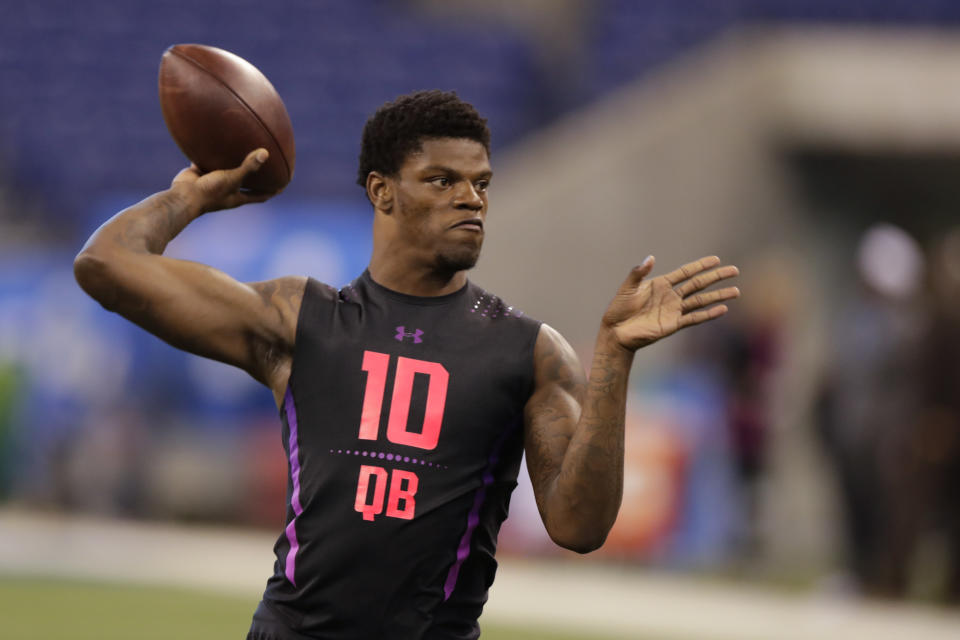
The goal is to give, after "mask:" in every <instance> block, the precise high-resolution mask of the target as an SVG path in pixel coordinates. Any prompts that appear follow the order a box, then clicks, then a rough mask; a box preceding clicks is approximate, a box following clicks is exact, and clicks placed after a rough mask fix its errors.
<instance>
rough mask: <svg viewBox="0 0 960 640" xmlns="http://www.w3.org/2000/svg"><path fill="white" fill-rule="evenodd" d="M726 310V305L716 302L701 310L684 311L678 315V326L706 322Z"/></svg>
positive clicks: (690, 325)
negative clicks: (716, 303)
mask: <svg viewBox="0 0 960 640" xmlns="http://www.w3.org/2000/svg"><path fill="white" fill-rule="evenodd" d="M727 311H728V309H727V305H725V304H718V305H717V306H715V307H710V308H709V309H704V310H703V311H695V312H693V313H685V314H684V315H682V316H680V328H681V329H682V328H683V327H692V326H693V325H695V324H700V323H701V322H706V321H707V320H713V319H714V318H719V317H720V316H722V315H723V314H725V313H726V312H727Z"/></svg>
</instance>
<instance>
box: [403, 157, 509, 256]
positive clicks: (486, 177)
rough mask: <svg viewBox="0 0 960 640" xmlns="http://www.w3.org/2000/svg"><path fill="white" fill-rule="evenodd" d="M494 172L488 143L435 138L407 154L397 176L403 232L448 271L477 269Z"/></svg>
mask: <svg viewBox="0 0 960 640" xmlns="http://www.w3.org/2000/svg"><path fill="white" fill-rule="evenodd" d="M492 176H493V172H492V171H491V170H490V159H489V157H488V156H487V151H486V149H484V147H483V145H482V144H480V143H479V142H476V141H474V140H469V139H465V138H432V139H426V140H424V141H423V144H422V149H421V151H420V152H417V153H412V154H410V155H409V156H407V158H406V160H405V161H404V163H403V166H401V167H400V171H399V172H398V174H397V176H396V177H395V178H392V179H391V180H392V182H393V186H394V188H395V199H394V203H395V207H394V210H393V212H392V213H393V215H394V216H396V222H397V225H398V231H399V233H400V234H401V235H402V236H403V240H404V243H405V244H408V245H409V246H410V248H411V249H413V250H414V251H415V252H416V253H418V254H420V255H422V256H423V258H424V260H426V261H430V262H432V264H434V265H435V266H436V267H437V268H438V270H441V271H444V272H453V271H462V270H464V269H470V268H472V267H473V266H474V265H475V264H476V263H477V259H478V258H479V257H480V248H481V246H482V245H483V235H484V229H483V227H484V224H485V222H486V218H487V188H488V187H489V185H490V179H491V177H492Z"/></svg>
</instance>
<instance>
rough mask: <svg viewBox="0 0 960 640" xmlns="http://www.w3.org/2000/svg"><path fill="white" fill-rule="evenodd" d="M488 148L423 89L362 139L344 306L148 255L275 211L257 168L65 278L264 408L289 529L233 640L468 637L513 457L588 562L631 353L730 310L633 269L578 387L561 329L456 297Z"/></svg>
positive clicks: (615, 487) (153, 211) (550, 521)
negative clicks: (370, 216) (271, 414)
mask: <svg viewBox="0 0 960 640" xmlns="http://www.w3.org/2000/svg"><path fill="white" fill-rule="evenodd" d="M489 137H490V133H489V130H488V129H487V126H486V121H485V120H484V119H482V118H480V116H479V114H477V112H476V110H475V109H474V108H473V107H472V106H471V105H469V104H467V103H464V102H462V101H461V100H459V98H457V97H456V95H455V94H451V93H444V92H439V91H430V92H419V93H416V94H411V95H407V96H401V97H400V98H398V99H397V100H396V101H394V102H391V103H387V104H386V105H384V106H383V107H381V108H380V109H379V110H378V111H377V112H376V114H374V116H372V117H371V118H370V120H368V122H367V125H366V127H365V129H364V135H363V143H362V149H361V157H360V168H359V172H358V174H359V177H358V183H359V184H360V185H361V186H363V187H364V188H365V191H366V195H367V197H368V199H369V200H370V202H371V204H372V205H373V208H374V212H375V217H374V224H373V238H374V248H373V255H372V256H371V260H370V264H369V268H368V270H367V271H366V272H364V273H363V274H362V275H361V276H360V277H359V278H357V279H356V280H355V281H354V282H353V283H352V284H350V285H348V286H346V287H344V288H343V289H341V290H340V291H337V290H335V289H333V288H332V287H329V286H327V285H324V284H321V283H319V282H317V281H315V280H312V279H309V278H307V277H303V276H296V277H285V278H280V279H277V280H272V281H268V282H259V283H249V284H242V283H239V282H237V281H235V280H233V279H232V278H230V277H229V276H227V275H226V274H224V273H222V272H219V271H216V270H215V269H212V268H210V267H207V266H204V265H200V264H197V263H191V262H185V261H182V260H175V259H171V258H168V257H164V256H163V255H162V253H163V251H164V249H165V247H166V246H167V243H169V242H170V240H172V239H173V238H174V237H175V236H177V235H178V234H179V233H180V232H181V231H182V230H183V229H184V228H185V227H186V226H187V224H189V223H190V222H191V221H192V220H194V219H195V218H197V217H198V216H200V215H202V214H203V213H206V212H210V211H216V210H219V209H226V208H230V207H236V206H239V205H243V204H246V203H250V202H256V201H262V200H265V199H267V198H268V197H270V195H271V194H251V193H247V192H244V191H242V190H241V189H240V185H241V183H242V181H243V179H244V177H245V176H247V175H249V174H250V173H252V172H254V171H256V170H257V169H258V168H259V167H260V166H261V165H262V164H263V162H264V161H265V159H266V151H265V150H263V149H259V150H255V151H252V152H251V153H250V154H249V155H248V156H247V158H246V160H245V161H244V162H243V165H242V166H241V167H238V168H236V169H233V170H226V171H214V172H211V173H209V174H206V175H200V173H199V172H198V171H197V169H196V168H195V167H191V168H188V169H185V170H183V171H181V172H180V173H179V174H178V175H177V176H176V178H175V179H174V181H173V184H172V186H171V188H170V189H169V190H167V191H164V192H161V193H158V194H155V195H154V196H151V197H150V198H147V199H146V200H144V201H142V202H140V203H139V204H136V205H134V206H132V207H130V208H128V209H126V210H124V211H122V212H120V213H119V214H117V215H116V216H115V217H114V218H112V219H111V220H110V221H108V222H107V223H105V224H104V225H103V226H102V227H101V228H100V229H99V230H97V232H96V233H94V235H93V236H92V237H91V238H90V239H89V241H88V242H87V244H86V246H85V247H84V249H83V251H82V252H81V253H80V255H79V256H78V257H77V260H76V262H75V271H76V276H77V279H78V281H79V282H80V284H81V286H82V287H83V288H84V290H86V291H87V292H88V293H89V294H90V295H92V296H93V297H94V298H96V299H97V300H98V301H100V302H101V304H103V305H104V306H105V307H106V308H107V309H110V310H113V311H116V312H118V313H120V314H121V315H123V316H125V317H127V318H128V319H130V320H132V321H134V322H136V323H137V324H139V325H140V326H142V327H144V328H145V329H147V330H148V331H151V332H153V333H155V334H156V335H158V336H160V337H161V338H163V339H164V340H166V341H168V342H169V343H171V344H172V345H174V346H176V347H179V348H181V349H185V350H187V351H191V352H193V353H197V354H200V355H203V356H207V357H210V358H214V359H217V360H221V361H224V362H227V363H230V364H233V365H236V366H238V367H240V368H242V369H244V370H246V371H247V372H249V373H250V374H251V375H252V376H253V377H254V378H256V379H257V380H258V381H260V382H262V383H263V384H265V385H266V386H267V387H268V388H270V389H271V391H272V392H273V395H274V399H275V401H276V404H277V407H278V408H279V409H280V411H281V421H282V426H283V439H284V445H285V449H286V453H287V455H288V458H289V465H290V466H289V468H290V478H289V483H288V504H287V517H286V523H285V525H286V526H285V530H284V533H283V535H281V536H280V537H279V539H278V541H277V543H276V545H275V552H276V556H277V560H276V564H275V574H274V576H273V577H271V578H270V580H269V582H268V585H267V590H266V592H265V594H264V599H263V601H262V602H261V605H260V607H258V609H257V612H256V613H255V614H254V620H253V624H252V626H251V629H250V634H249V636H248V637H249V638H253V639H256V640H266V639H268V638H274V639H286V638H297V639H299V638H304V637H319V636H322V637H326V638H333V637H343V638H361V637H362V638H379V637H391V638H397V637H402V638H451V639H452V638H476V637H478V636H479V626H478V624H477V618H478V617H479V615H480V613H481V610H482V607H483V603H484V602H485V600H486V597H487V589H488V588H489V586H490V584H491V583H492V581H493V576H494V571H495V566H496V563H495V561H494V559H493V556H494V552H495V548H496V538H497V532H498V530H499V527H500V524H501V522H502V521H503V519H504V518H505V517H506V513H507V504H508V499H509V496H510V492H511V491H512V490H513V487H514V486H515V485H516V477H517V473H518V469H519V465H520V458H521V454H522V453H523V451H524V450H525V451H526V454H527V461H528V467H529V470H530V476H531V480H532V482H533V486H534V491H535V494H536V498H537V504H538V507H539V509H540V513H541V516H542V519H543V522H544V524H545V526H546V529H547V531H548V533H549V534H550V536H551V537H552V538H553V539H554V541H555V542H557V543H558V544H559V545H561V546H563V547H566V548H569V549H572V550H575V551H578V552H588V551H591V550H593V549H596V548H598V547H599V546H600V545H601V544H602V543H603V541H604V539H605V538H606V535H607V533H608V531H609V529H610V527H611V526H612V524H613V522H614V519H615V518H616V514H617V511H618V509H619V505H620V499H621V495H622V485H623V430H624V424H623V423H624V411H625V398H626V390H627V377H628V374H629V370H630V366H631V364H632V361H633V356H634V352H635V351H636V350H637V349H639V348H640V347H643V346H646V345H648V344H651V343H652V342H655V341H656V340H658V339H660V338H662V337H665V336H668V335H671V334H672V333H674V332H676V331H678V330H679V329H681V328H683V327H686V326H692V325H695V324H699V323H702V322H706V321H708V320H711V319H714V318H718V317H720V316H722V315H723V314H724V313H725V312H726V310H727V307H726V306H725V305H723V304H722V303H723V302H724V301H726V300H729V299H732V298H734V297H736V296H738V295H739V291H738V290H737V289H736V287H726V288H723V289H720V290H716V291H711V292H706V291H704V289H705V288H706V287H708V286H710V285H712V284H714V283H717V282H720V281H722V280H725V279H727V278H730V277H733V276H735V275H736V274H737V269H736V267H732V266H725V267H721V266H719V263H720V261H719V259H718V258H716V257H707V258H702V259H701V260H698V261H695V262H691V263H689V264H687V265H684V266H683V267H681V268H679V269H677V270H674V271H672V272H670V273H667V274H666V275H663V276H659V277H656V278H650V277H649V275H650V273H651V271H652V269H653V266H654V261H653V258H652V257H648V258H647V259H645V260H644V261H643V262H642V263H641V264H640V265H639V266H637V267H635V268H634V269H633V270H632V271H631V272H630V274H629V275H628V277H627V279H626V280H625V282H624V283H623V285H622V286H621V288H620V289H619V291H618V292H617V294H616V296H615V297H614V299H613V301H612V302H611V304H610V306H609V307H608V309H607V310H606V312H605V313H604V315H603V317H602V322H601V328H600V330H599V332H598V337H597V342H596V349H595V352H594V356H593V364H592V367H591V371H590V376H589V380H588V379H586V378H585V377H584V375H583V369H582V367H581V365H580V363H579V362H578V360H577V357H576V355H575V353H574V352H573V350H572V349H571V348H570V346H569V345H568V344H567V343H566V341H565V340H564V339H563V338H562V337H561V336H560V335H559V334H558V333H557V332H556V331H554V330H553V329H551V328H550V327H549V326H547V325H545V324H541V323H539V322H536V321H534V320H532V319H530V318H527V317H525V316H524V315H523V314H522V313H520V312H517V311H515V310H514V309H513V307H511V306H508V305H506V304H505V303H504V302H502V301H501V300H500V299H499V298H497V297H496V296H493V295H491V294H489V293H487V292H485V291H483V290H482V289H480V288H479V287H477V286H476V285H474V284H472V283H471V282H469V281H468V280H467V276H466V272H467V270H469V269H470V268H472V267H473V266H474V264H475V263H476V261H477V259H478V258H479V254H480V248H481V246H482V241H483V237H484V225H485V222H486V217H487V188H488V186H489V183H490V180H491V176H492V171H491V169H490V164H489ZM418 376H419V377H418ZM388 388H389V389H388ZM388 390H389V391H390V394H391V400H390V401H389V409H388V410H385V409H384V402H383V400H384V397H385V395H386V393H387V391H388ZM385 413H386V414H388V415H389V418H388V419H386V420H384V419H383V418H386V417H387V416H385V415H384V414H385ZM411 414H413V415H412V416H411ZM381 422H386V437H385V438H382V437H381V432H382V431H383V429H382V428H381ZM408 423H412V424H413V425H416V424H420V425H421V426H420V427H419V430H417V427H416V426H414V427H413V429H408ZM441 430H442V431H443V437H441Z"/></svg>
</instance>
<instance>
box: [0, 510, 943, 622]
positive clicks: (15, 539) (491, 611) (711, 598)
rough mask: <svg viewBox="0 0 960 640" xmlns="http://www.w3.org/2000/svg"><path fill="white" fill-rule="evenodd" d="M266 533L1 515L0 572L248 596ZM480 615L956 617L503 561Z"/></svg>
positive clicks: (588, 618)
mask: <svg viewBox="0 0 960 640" xmlns="http://www.w3.org/2000/svg"><path fill="white" fill-rule="evenodd" d="M273 538H274V536H273V535H271V534H268V533H262V532H249V531H243V530H236V529H228V528H215V527H206V526H204V527H194V526H181V525H170V524H152V523H150V524H147V523H140V522H128V521H115V520H103V519H95V518H89V517H74V516H60V515H48V514H36V513H31V512H24V511H18V510H12V509H5V510H0V574H8V575H43V576H63V577H75V578H86V579H90V578H94V579H102V580H111V581H118V582H124V583H139V584H152V585H164V586H182V587H190V588H202V589H209V590H211V591H216V592H220V593H230V594H236V595H243V596H256V595H257V594H259V593H260V592H261V590H262V588H263V585H264V582H265V580H266V577H267V576H268V575H269V573H270V572H271V571H272V566H273V561H272V551H271V550H272V546H273ZM483 619H484V620H487V621H491V622H496V623H501V624H503V623H509V624H523V625H527V626H535V627H539V628H543V629H557V630H563V631H564V632H566V633H567V634H570V633H577V632H578V631H579V632H583V633H585V634H587V633H606V634H610V635H616V636H622V637H624V638H630V637H635V636H637V635H641V634H642V635H656V636H662V637H667V638H683V639H685V640H694V639H697V640H700V639H703V640H708V639H709V640H714V639H718V640H719V639H722V640H734V639H737V640H753V639H757V640H760V639H762V640H779V639H784V640H790V639H801V638H802V639H804V640H807V639H813V638H817V639H818V640H819V639H829V638H844V639H845V640H846V639H849V640H856V639H858V638H870V639H871V640H884V639H886V638H890V639H893V638H897V639H901V638H910V639H911V640H939V639H941V638H943V639H946V638H951V639H955V638H957V637H960V613H957V612H948V611H944V610H939V609H933V608H927V607H919V606H916V605H890V604H884V605H881V604H876V603H865V602H863V601H858V600H850V599H847V600H838V599H835V598H831V597H829V596H826V595H824V594H812V595H811V594H806V595H804V594H784V593H780V592H776V593H774V592H771V591H769V590H766V589H763V588H762V587H748V586H743V585H730V584H718V583H716V582H705V581H703V580H701V579H697V578H691V577H684V576H680V575H675V574H671V575H664V574H662V573H657V572H650V571H643V570H637V569H632V568H628V569H622V568H614V567H596V566H586V565H585V564H584V563H582V562H576V563H568V564H561V563H557V562H556V561H554V562H533V561H527V560H520V559H516V558H507V559H504V560H503V561H502V562H501V567H500V570H499V572H498V575H497V582H496V584H495V586H494V588H493V590H492V592H491V598H490V602H489V603H488V605H487V607H486V610H485V613H484V618H483Z"/></svg>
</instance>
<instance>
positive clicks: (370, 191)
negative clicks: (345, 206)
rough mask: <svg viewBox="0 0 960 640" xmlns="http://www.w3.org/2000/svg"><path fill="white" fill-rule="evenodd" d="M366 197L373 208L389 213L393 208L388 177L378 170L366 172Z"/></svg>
mask: <svg viewBox="0 0 960 640" xmlns="http://www.w3.org/2000/svg"><path fill="white" fill-rule="evenodd" d="M367 198H369V199H370V202H371V204H373V208H374V209H377V210H378V211H383V212H384V213H387V214H389V213H390V212H391V211H392V210H393V185H392V184H391V181H390V179H389V178H387V177H386V176H384V175H383V174H382V173H380V172H379V171H371V172H370V173H368V174H367Z"/></svg>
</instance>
